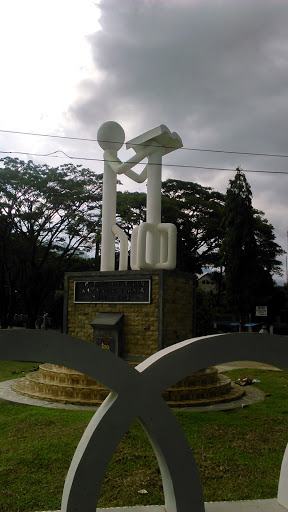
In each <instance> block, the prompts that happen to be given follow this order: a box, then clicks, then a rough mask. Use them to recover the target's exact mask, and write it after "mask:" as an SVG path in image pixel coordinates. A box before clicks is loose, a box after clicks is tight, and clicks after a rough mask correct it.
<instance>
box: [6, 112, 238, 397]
mask: <svg viewBox="0 0 288 512" xmlns="http://www.w3.org/2000/svg"><path fill="white" fill-rule="evenodd" d="M97 139H98V142H99V145H100V147H101V148H102V149H103V151H104V155H103V156H104V173H103V197H102V236H101V267H100V271H99V272H85V273H83V272H78V273H67V274H66V276H65V304H64V332H65V333H68V334H70V335H72V336H75V337H78V338H81V339H86V340H88V341H91V342H94V343H96V344H98V345H99V346H101V347H102V348H103V349H105V350H110V351H112V352H114V353H116V354H117V355H119V356H121V357H122V358H123V359H125V360H126V361H128V362H129V363H130V364H131V365H134V366H136V365H137V364H138V363H139V362H141V361H143V360H144V359H146V358H147V357H150V356H151V355H152V354H154V353H155V352H157V351H159V350H162V349H163V348H165V347H168V346H170V345H172V344H174V343H175V342H179V341H182V340H184V339H187V338H191V337H192V336H193V335H194V332H195V326H194V318H193V311H194V309H195V302H194V295H195V280H194V276H193V275H192V274H188V273H183V272H179V271H177V270H175V267H176V243H177V240H176V239H177V229H176V226H175V225H174V224H171V223H162V222H161V221H162V219H161V184H162V159H163V157H164V156H165V155H167V154H168V153H171V152H172V151H175V150H177V149H179V148H181V147H182V140H181V138H180V137H179V135H178V134H177V133H175V132H171V131H170V130H169V129H168V128H167V126H165V125H160V126H157V127H156V128H153V129H152V130H149V131H148V132H145V133H143V134H142V135H140V136H138V137H136V138H134V139H132V140H129V141H128V142H127V143H126V148H127V150H131V149H132V150H133V151H134V155H133V156H132V157H131V158H129V159H128V160H127V161H125V162H122V161H121V160H120V159H119V158H118V151H119V150H120V149H121V148H122V146H123V143H124V140H125V133H124V130H123V128H122V127H121V126H120V125H119V124H118V123H116V122H114V121H108V122H106V123H104V124H102V126H100V128H99V130H98V134H97ZM145 158H147V164H146V165H145V167H144V169H143V170H142V172H141V173H139V174H138V173H137V172H135V170H133V167H135V166H136V165H137V164H139V163H140V162H143V160H144V159H145ZM121 174H125V175H126V176H127V177H129V178H130V179H131V180H133V181H135V182H137V183H143V182H144V181H147V203H146V219H145V222H142V223H141V224H140V225H138V226H134V228H133V231H132V235H131V240H128V237H127V235H126V233H125V232H124V231H123V230H122V229H121V228H120V227H119V226H118V225H117V223H116V213H117V210H116V194H117V176H118V175H121ZM116 239H118V240H119V242H120V255H119V268H118V269H115V260H116V258H115V242H116ZM129 244H130V264H129V254H128V248H129ZM13 389H14V390H15V391H17V392H20V393H23V394H26V395H29V396H32V397H39V398H42V399H48V400H59V401H62V402H66V401H67V402H70V403H77V404H78V403H80V404H93V405H94V404H100V403H102V401H103V399H104V398H105V397H106V396H107V395H108V393H109V391H108V389H107V388H104V387H103V386H102V385H100V384H99V383H97V382H93V381H91V379H88V378H86V377H85V376H83V375H81V374H79V372H75V371H74V370H73V371H72V370H70V369H68V368H65V367H58V366H55V365H51V364H44V365H41V367H40V370H39V372H33V373H31V374H29V375H28V376H27V377H26V378H25V379H22V380H21V381H20V380H18V381H15V382H14V383H13ZM163 393H164V397H165V399H166V400H167V402H168V403H169V404H170V405H172V406H173V405H177V406H188V405H206V404H211V403H212V404H213V403H215V402H218V401H222V402H224V401H230V400H233V399H236V398H239V397H240V396H242V395H243V394H244V391H243V389H241V388H239V386H234V385H232V384H231V381H230V379H228V378H227V377H225V376H223V375H218V371H217V369H216V368H207V369H205V370H201V371H199V372H198V373H197V374H195V375H193V376H190V377H186V378H185V379H184V380H183V381H181V382H179V383H178V384H177V385H176V386H173V387H172V388H171V389H168V390H166V391H165V392H164V391H163Z"/></svg>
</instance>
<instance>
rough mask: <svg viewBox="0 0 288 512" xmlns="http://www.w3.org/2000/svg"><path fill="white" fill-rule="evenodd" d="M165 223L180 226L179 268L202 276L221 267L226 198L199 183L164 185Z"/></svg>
mask: <svg viewBox="0 0 288 512" xmlns="http://www.w3.org/2000/svg"><path fill="white" fill-rule="evenodd" d="M162 191H163V201H162V212H163V213H162V217H163V222H172V223H174V224H176V226H177V231H178V237H177V268H179V269H180V270H183V271H186V272H192V273H202V268H203V267H208V266H209V267H210V266H212V267H213V266H217V265H218V261H219V248H220V245H221V240H222V230H221V219H222V211H223V206H224V200H225V197H224V195H223V194H221V193H220V192H217V191H215V190H213V189H212V188H210V187H203V186H201V185H199V184H198V183H193V182H187V181H180V180H171V179H170V180H167V181H165V182H163V184H162Z"/></svg>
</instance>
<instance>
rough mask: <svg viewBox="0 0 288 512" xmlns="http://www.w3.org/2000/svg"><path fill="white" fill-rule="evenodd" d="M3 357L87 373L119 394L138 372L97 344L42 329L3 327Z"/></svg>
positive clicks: (0, 338) (0, 348)
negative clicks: (9, 328)
mask: <svg viewBox="0 0 288 512" xmlns="http://www.w3.org/2000/svg"><path fill="white" fill-rule="evenodd" d="M0 360H2V361H9V360H10V361H11V360H18V361H36V362H39V361H42V362H47V363H52V364H58V365H60V366H66V367H68V368H72V369H73V370H77V371H79V372H82V373H85V374H86V375H88V376H89V377H91V378H92V379H95V380H98V381H99V382H101V383H102V384H104V386H106V387H107V388H109V389H111V390H113V391H115V392H116V393H118V394H119V393H120V392H121V391H122V390H125V389H126V388H127V385H128V383H129V382H130V379H131V385H132V382H134V381H135V377H136V376H137V374H138V373H137V371H136V370H135V369H134V368H132V367H131V366H130V365H128V364H127V363H126V362H125V361H124V360H123V359H120V357H117V356H116V355H115V354H112V353H111V352H109V351H108V350H102V349H101V348H100V347H98V346H97V345H96V344H95V343H90V342H89V341H84V340H80V339H78V338H73V337H72V336H69V335H68V334H60V333H55V332H51V331H41V330H34V329H31V330H8V329H7V330H0Z"/></svg>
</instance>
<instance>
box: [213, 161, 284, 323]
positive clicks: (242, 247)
mask: <svg viewBox="0 0 288 512" xmlns="http://www.w3.org/2000/svg"><path fill="white" fill-rule="evenodd" d="M222 228H223V233H224V238H223V242H222V247H221V251H220V252H221V257H222V263H223V265H224V267H225V275H226V295H227V301H228V304H229V305H230V307H231V308H232V310H233V311H234V314H235V315H238V318H239V319H240V320H241V321H242V320H247V319H248V315H249V313H251V312H252V310H253V308H254V306H255V301H256V298H257V296H258V295H259V294H260V293H262V294H263V293H267V292H268V293H269V291H270V290H271V286H273V279H272V275H273V274H274V273H280V272H281V271H280V262H279V261H278V260H277V257H278V256H279V255H281V254H282V253H283V250H282V249H281V247H280V246H279V245H278V244H276V242H275V235H274V228H273V226H271V224H269V223H268V221H267V220H266V219H265V218H263V212H259V211H256V210H254V209H253V206H252V191H251V187H250V185H249V183H248V181H247V179H246V177H245V174H244V173H243V172H242V171H241V169H239V168H238V169H236V175H235V177H234V179H232V180H230V182H229V187H228V189H227V193H226V199H225V208H224V212H223V221H222Z"/></svg>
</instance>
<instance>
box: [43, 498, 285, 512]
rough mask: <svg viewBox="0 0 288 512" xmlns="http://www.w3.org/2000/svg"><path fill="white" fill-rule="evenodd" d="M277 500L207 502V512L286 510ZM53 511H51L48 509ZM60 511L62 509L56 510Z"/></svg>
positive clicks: (152, 509) (131, 511)
mask: <svg viewBox="0 0 288 512" xmlns="http://www.w3.org/2000/svg"><path fill="white" fill-rule="evenodd" d="M285 510H287V509H286V508H284V507H282V506H281V505H279V503H277V500H276V499H274V500H249V501H219V502H215V503H205V512H285ZM47 512H51V511H47ZM55 512H60V510H58V511H55ZM97 512H166V509H165V507H164V506H163V505H150V506H146V507H144V506H143V507H141V506H139V507H119V508H118V507H117V508H97Z"/></svg>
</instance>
